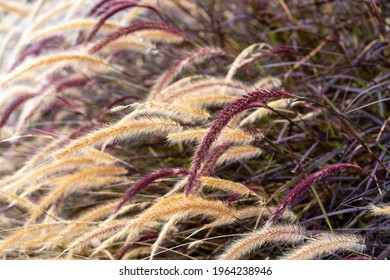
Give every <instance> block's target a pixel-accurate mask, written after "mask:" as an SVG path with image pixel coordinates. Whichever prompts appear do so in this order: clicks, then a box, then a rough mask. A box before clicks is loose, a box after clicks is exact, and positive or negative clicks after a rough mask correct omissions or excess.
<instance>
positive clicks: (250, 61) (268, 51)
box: [237, 47, 302, 70]
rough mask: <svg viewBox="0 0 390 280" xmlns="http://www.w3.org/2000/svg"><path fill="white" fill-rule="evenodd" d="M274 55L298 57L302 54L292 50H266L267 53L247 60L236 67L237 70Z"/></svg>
mask: <svg viewBox="0 0 390 280" xmlns="http://www.w3.org/2000/svg"><path fill="white" fill-rule="evenodd" d="M274 54H292V55H295V56H298V57H301V56H302V54H301V53H300V52H297V51H295V50H293V49H292V48H287V47H276V48H272V49H270V50H267V51H264V52H261V53H259V54H256V55H254V56H253V57H252V58H250V59H248V60H247V61H246V62H244V63H243V64H241V65H240V66H239V67H238V69H241V68H244V67H245V66H247V65H248V64H250V63H252V62H254V61H257V60H260V59H263V58H266V57H270V56H272V55H274ZM238 69H237V70H238Z"/></svg>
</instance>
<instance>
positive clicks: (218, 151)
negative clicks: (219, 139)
mask: <svg viewBox="0 0 390 280" xmlns="http://www.w3.org/2000/svg"><path fill="white" fill-rule="evenodd" d="M231 146H232V144H231V143H223V144H221V145H218V146H217V147H215V148H214V150H213V151H212V152H210V155H209V156H208V158H207V159H206V160H205V163H204V164H203V165H202V168H201V169H200V171H199V177H202V176H208V175H210V173H211V171H212V170H213V169H214V166H215V164H216V163H217V161H218V159H219V158H220V157H221V155H222V154H223V153H224V152H226V150H228V149H229V148H230V147H231ZM200 187H201V182H200V181H199V180H196V182H194V187H193V188H194V190H193V193H196V192H198V190H200Z"/></svg>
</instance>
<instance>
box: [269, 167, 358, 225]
mask: <svg viewBox="0 0 390 280" xmlns="http://www.w3.org/2000/svg"><path fill="white" fill-rule="evenodd" d="M342 170H351V171H356V172H363V169H362V168H360V167H359V166H357V165H354V164H349V163H338V164H334V165H331V166H328V167H325V168H324V169H321V170H320V171H318V172H316V173H314V174H311V175H310V176H308V177H307V178H306V179H305V180H303V181H302V182H301V183H300V184H298V185H297V186H296V187H295V188H293V189H292V190H291V191H290V192H289V193H288V195H287V197H286V198H285V199H284V200H283V201H282V202H281V203H280V204H279V206H278V207H277V208H276V210H275V212H274V213H273V214H272V216H271V218H270V220H269V221H270V222H275V221H277V220H278V219H279V218H280V217H281V216H282V214H283V213H284V211H285V210H286V209H287V208H290V207H291V206H293V205H294V204H295V203H296V202H297V201H298V200H299V199H300V198H301V197H302V195H303V194H304V193H305V192H306V191H307V190H308V189H309V188H310V187H311V186H312V185H313V184H315V183H317V182H319V181H321V180H323V179H325V178H326V177H327V176H329V175H330V174H332V173H335V172H338V171H342Z"/></svg>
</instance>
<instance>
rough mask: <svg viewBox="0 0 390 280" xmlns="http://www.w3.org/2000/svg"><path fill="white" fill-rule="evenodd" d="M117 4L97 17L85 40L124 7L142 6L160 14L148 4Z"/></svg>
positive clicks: (127, 2)
mask: <svg viewBox="0 0 390 280" xmlns="http://www.w3.org/2000/svg"><path fill="white" fill-rule="evenodd" d="M118 4H120V5H115V6H113V7H111V8H110V9H109V10H108V11H107V12H106V13H105V14H104V15H102V17H101V18H100V19H99V21H98V22H97V23H96V25H95V26H94V27H93V29H92V31H91V32H90V33H89V35H88V37H87V39H86V42H90V41H91V40H92V38H93V37H94V36H95V35H96V33H97V32H98V31H99V29H100V28H101V27H102V25H103V24H104V23H105V22H106V21H107V20H108V19H109V18H110V17H112V16H114V15H115V14H117V13H119V12H120V11H123V10H124V9H127V8H133V7H142V8H146V9H150V10H152V11H154V12H155V13H157V14H158V15H160V13H159V11H158V10H157V9H156V8H154V7H152V6H149V5H141V4H137V3H135V2H132V1H121V2H120V3H118ZM160 17H161V16H160Z"/></svg>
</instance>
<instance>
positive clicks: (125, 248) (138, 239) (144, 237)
mask: <svg viewBox="0 0 390 280" xmlns="http://www.w3.org/2000/svg"><path fill="white" fill-rule="evenodd" d="M157 237H158V235H157V234H145V235H142V236H138V237H136V238H134V239H133V240H130V241H129V242H128V243H126V244H125V245H124V246H123V247H122V248H120V249H119V250H118V252H117V253H116V254H115V259H116V260H121V259H122V258H123V256H124V255H125V254H126V253H127V252H128V251H129V250H130V249H131V248H133V247H134V246H135V245H137V243H139V242H142V241H146V240H150V239H156V238H157Z"/></svg>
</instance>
